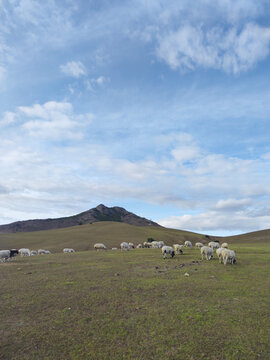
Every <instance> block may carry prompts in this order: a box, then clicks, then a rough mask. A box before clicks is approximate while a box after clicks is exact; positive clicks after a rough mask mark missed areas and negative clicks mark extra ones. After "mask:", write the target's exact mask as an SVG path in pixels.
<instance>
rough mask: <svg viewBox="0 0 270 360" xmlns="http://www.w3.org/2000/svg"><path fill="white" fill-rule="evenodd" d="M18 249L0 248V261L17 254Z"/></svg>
mask: <svg viewBox="0 0 270 360" xmlns="http://www.w3.org/2000/svg"><path fill="white" fill-rule="evenodd" d="M18 253H19V251H18V250H16V249H11V250H0V261H1V262H2V261H3V262H4V261H7V260H9V259H10V258H12V257H14V256H16V255H18Z"/></svg>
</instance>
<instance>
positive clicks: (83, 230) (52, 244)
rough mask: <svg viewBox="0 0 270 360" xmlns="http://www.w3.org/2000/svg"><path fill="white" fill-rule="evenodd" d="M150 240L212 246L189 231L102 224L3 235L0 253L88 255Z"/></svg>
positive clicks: (201, 237)
mask: <svg viewBox="0 0 270 360" xmlns="http://www.w3.org/2000/svg"><path fill="white" fill-rule="evenodd" d="M149 237H152V238H154V239H155V240H163V241H165V242H166V243H167V244H173V243H175V242H182V243H183V242H184V241H185V240H191V241H193V242H194V243H195V242H196V241H204V242H207V243H208V241H209V239H207V238H206V237H205V236H204V235H200V234H196V233H192V232H188V231H181V230H174V229H167V228H163V227H156V226H133V225H128V224H124V223H118V222H112V221H106V222H105V221H101V222H96V223H93V224H87V225H80V226H73V227H70V228H63V229H57V230H46V231H35V232H29V233H15V234H0V249H11V248H18V249H19V248H21V247H27V248H30V249H39V248H43V249H49V250H51V251H52V252H60V251H62V250H63V248H65V247H71V248H74V249H75V250H78V251H85V250H93V246H94V244H95V243H97V242H102V243H104V244H105V245H106V246H107V247H108V248H112V247H119V246H120V243H121V242H123V241H127V242H134V243H135V244H139V243H142V242H144V241H146V240H147V238H149Z"/></svg>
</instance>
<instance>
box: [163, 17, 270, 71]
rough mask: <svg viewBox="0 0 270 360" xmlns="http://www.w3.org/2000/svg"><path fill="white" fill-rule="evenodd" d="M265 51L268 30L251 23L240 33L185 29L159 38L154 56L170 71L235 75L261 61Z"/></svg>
mask: <svg viewBox="0 0 270 360" xmlns="http://www.w3.org/2000/svg"><path fill="white" fill-rule="evenodd" d="M269 50H270V28H264V27H261V26H259V25H256V24H253V23H249V24H246V25H245V26H244V27H243V28H242V29H241V30H240V31H238V30H237V28H236V27H231V28H229V29H228V30H224V29H223V28H221V27H213V28H211V29H205V28H204V27H202V26H200V27H198V26H191V25H186V26H183V27H181V28H179V29H178V30H177V31H171V32H169V33H168V34H166V35H161V36H160V38H159V46H158V48H157V55H158V57H159V58H160V59H161V60H163V61H165V62H166V63H167V64H168V65H169V66H170V67H171V68H172V69H177V68H179V69H181V70H183V71H185V70H194V69H196V68H197V67H202V68H213V69H219V70H223V71H225V72H227V73H233V74H238V73H240V72H243V71H247V70H249V69H250V68H252V67H253V66H254V65H255V64H256V63H257V62H258V61H260V60H263V59H265V58H266V57H267V56H268V54H269Z"/></svg>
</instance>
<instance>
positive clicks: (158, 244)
mask: <svg viewBox="0 0 270 360" xmlns="http://www.w3.org/2000/svg"><path fill="white" fill-rule="evenodd" d="M156 245H157V247H158V248H159V249H161V248H162V246H164V245H165V244H164V241H156Z"/></svg>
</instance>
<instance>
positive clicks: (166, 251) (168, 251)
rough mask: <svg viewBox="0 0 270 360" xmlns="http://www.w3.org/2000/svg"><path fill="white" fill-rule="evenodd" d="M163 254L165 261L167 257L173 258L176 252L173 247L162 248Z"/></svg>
mask: <svg viewBox="0 0 270 360" xmlns="http://www.w3.org/2000/svg"><path fill="white" fill-rule="evenodd" d="M161 252H162V255H163V259H166V258H167V255H171V257H172V258H173V257H174V255H175V252H174V250H173V248H172V247H171V246H162V249H161Z"/></svg>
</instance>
